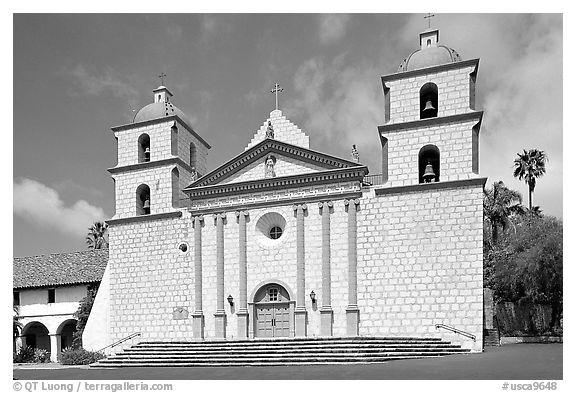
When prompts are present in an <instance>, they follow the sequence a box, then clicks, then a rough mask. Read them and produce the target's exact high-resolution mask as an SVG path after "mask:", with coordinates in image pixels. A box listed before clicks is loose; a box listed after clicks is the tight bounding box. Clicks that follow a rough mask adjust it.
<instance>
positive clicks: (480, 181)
mask: <svg viewBox="0 0 576 393" xmlns="http://www.w3.org/2000/svg"><path fill="white" fill-rule="evenodd" d="M486 180H487V178H486V177H477V178H473V179H465V180H451V181H444V182H435V183H420V184H411V185H409V186H397V187H385V188H376V189H375V190H374V193H375V194H376V196H382V195H392V194H402V193H407V192H421V191H433V190H443V189H447V188H464V187H476V186H484V185H485V184H486Z"/></svg>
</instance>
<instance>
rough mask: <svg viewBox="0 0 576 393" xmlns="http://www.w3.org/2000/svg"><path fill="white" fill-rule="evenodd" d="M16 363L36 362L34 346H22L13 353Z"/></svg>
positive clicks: (13, 359)
mask: <svg viewBox="0 0 576 393" xmlns="http://www.w3.org/2000/svg"><path fill="white" fill-rule="evenodd" d="M12 361H13V362H14V363H34V348H32V347H28V346H26V347H22V348H20V351H18V352H17V353H15V354H13V355H12Z"/></svg>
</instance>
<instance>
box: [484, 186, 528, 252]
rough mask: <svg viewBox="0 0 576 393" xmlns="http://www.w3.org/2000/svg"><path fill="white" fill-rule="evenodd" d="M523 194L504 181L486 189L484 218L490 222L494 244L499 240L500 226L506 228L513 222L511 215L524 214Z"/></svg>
mask: <svg viewBox="0 0 576 393" xmlns="http://www.w3.org/2000/svg"><path fill="white" fill-rule="evenodd" d="M524 212H525V208H524V206H522V195H521V194H520V193H519V192H518V191H514V190H511V189H509V188H508V187H506V186H505V185H504V182H503V181H498V182H494V185H493V186H492V188H490V189H489V190H486V189H485V190H484V218H485V219H486V220H488V222H489V223H490V228H491V230H492V245H495V244H496V242H497V241H498V228H500V227H501V228H502V230H505V229H506V228H508V227H509V226H510V224H511V221H510V216H512V215H514V214H524Z"/></svg>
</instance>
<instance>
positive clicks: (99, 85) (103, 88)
mask: <svg viewBox="0 0 576 393" xmlns="http://www.w3.org/2000/svg"><path fill="white" fill-rule="evenodd" d="M70 75H72V77H73V81H74V83H75V85H76V88H77V90H76V92H75V93H76V94H83V95H89V96H100V95H104V94H111V95H112V96H114V97H118V98H132V99H133V98H134V97H137V96H138V91H137V90H136V89H134V88H133V87H132V86H130V85H129V84H127V83H126V82H124V81H122V79H121V77H120V75H119V74H118V72H116V71H115V70H114V69H112V68H111V67H107V68H106V69H105V70H104V72H102V73H100V74H97V73H94V72H91V71H89V70H88V69H87V68H86V67H85V66H84V65H82V64H78V65H77V66H76V67H75V68H74V69H72V70H71V71H70Z"/></svg>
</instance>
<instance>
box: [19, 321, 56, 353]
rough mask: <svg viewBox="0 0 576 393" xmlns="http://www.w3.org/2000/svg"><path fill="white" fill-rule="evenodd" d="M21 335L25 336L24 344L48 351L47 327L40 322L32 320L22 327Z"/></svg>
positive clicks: (48, 337)
mask: <svg viewBox="0 0 576 393" xmlns="http://www.w3.org/2000/svg"><path fill="white" fill-rule="evenodd" d="M21 336H23V337H25V338H26V345H27V346H29V347H32V348H39V349H45V350H47V351H48V352H50V336H49V331H48V328H47V327H46V326H45V325H44V324H43V323H41V322H38V321H32V322H30V323H27V324H26V326H24V327H23V328H22V333H21Z"/></svg>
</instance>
